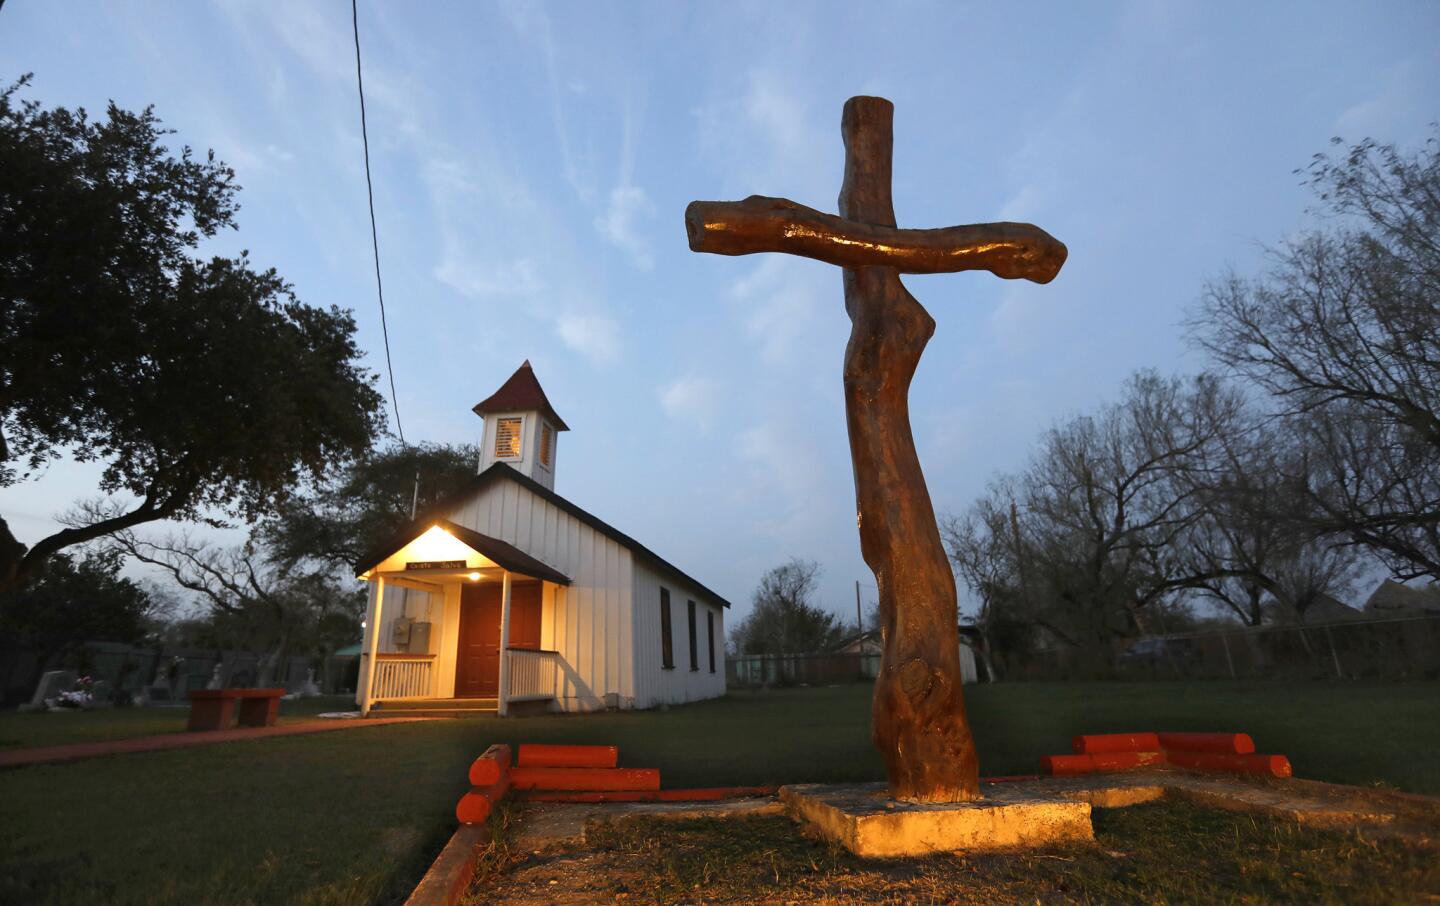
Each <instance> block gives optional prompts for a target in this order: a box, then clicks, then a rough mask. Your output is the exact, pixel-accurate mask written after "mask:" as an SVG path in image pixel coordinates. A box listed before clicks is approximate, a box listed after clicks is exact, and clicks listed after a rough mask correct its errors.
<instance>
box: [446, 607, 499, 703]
mask: <svg viewBox="0 0 1440 906" xmlns="http://www.w3.org/2000/svg"><path fill="white" fill-rule="evenodd" d="M459 645H460V650H459V651H458V652H457V657H456V659H455V697H456V698H494V697H495V696H496V695H498V694H499V693H500V583H499V582H490V583H486V584H484V585H462V586H461V587H460V641H459Z"/></svg>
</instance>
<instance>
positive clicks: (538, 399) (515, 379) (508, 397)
mask: <svg viewBox="0 0 1440 906" xmlns="http://www.w3.org/2000/svg"><path fill="white" fill-rule="evenodd" d="M529 410H539V411H540V412H543V413H545V414H546V415H547V416H548V417H549V418H550V421H552V422H554V423H555V430H557V431H569V430H570V428H569V427H568V426H567V425H566V424H565V422H564V420H562V419H561V418H560V416H559V415H558V414H556V412H555V408H554V407H553V406H551V405H550V401H549V400H548V399H546V398H545V391H544V389H542V388H541V386H540V382H539V381H538V380H536V379H535V371H534V369H532V368H531V367H530V360H529V359H526V360H525V364H523V365H521V366H520V367H519V368H517V369H515V373H514V374H512V375H510V379H509V380H508V381H506V382H505V383H504V384H501V385H500V389H499V390H496V391H495V392H494V393H492V394H490V395H489V396H488V397H486V398H485V399H483V400H481V401H480V402H478V403H476V404H475V410H474V411H475V414H476V415H484V414H485V413H487V412H525V411H529Z"/></svg>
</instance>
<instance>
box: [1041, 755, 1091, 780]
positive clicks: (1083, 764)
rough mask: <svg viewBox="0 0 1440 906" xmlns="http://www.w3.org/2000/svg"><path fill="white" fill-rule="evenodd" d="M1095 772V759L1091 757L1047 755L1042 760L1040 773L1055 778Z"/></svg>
mask: <svg viewBox="0 0 1440 906" xmlns="http://www.w3.org/2000/svg"><path fill="white" fill-rule="evenodd" d="M1094 771H1095V759H1094V757H1092V756H1090V755H1045V756H1042V757H1041V759H1040V773H1042V774H1050V775H1053V776H1055V777H1068V776H1071V775H1074V774H1090V773H1094Z"/></svg>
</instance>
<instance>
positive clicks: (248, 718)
mask: <svg viewBox="0 0 1440 906" xmlns="http://www.w3.org/2000/svg"><path fill="white" fill-rule="evenodd" d="M284 694H285V690H284V689H197V690H195V691H194V692H191V693H190V723H189V724H188V725H187V726H186V729H187V730H228V729H230V726H231V724H232V723H234V722H235V711H236V708H235V703H236V702H237V701H238V702H239V703H240V708H239V711H240V715H239V717H240V719H239V725H240V726H242V727H273V726H275V720H276V718H277V717H279V716H280V696H282V695H284Z"/></svg>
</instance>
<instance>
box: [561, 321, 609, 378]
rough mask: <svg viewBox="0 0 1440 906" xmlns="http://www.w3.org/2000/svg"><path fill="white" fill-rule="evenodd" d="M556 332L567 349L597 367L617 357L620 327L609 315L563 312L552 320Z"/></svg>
mask: <svg viewBox="0 0 1440 906" xmlns="http://www.w3.org/2000/svg"><path fill="white" fill-rule="evenodd" d="M555 332H556V333H557V334H558V335H559V337H560V339H561V341H562V342H563V343H564V344H565V345H566V346H568V347H570V348H571V349H573V350H575V351H576V352H578V353H580V354H581V355H583V356H585V357H586V358H587V359H589V360H590V361H591V362H593V363H595V364H597V365H608V364H610V363H611V362H614V361H615V360H616V359H618V358H619V357H620V325H619V323H618V322H616V321H615V319H614V318H611V317H609V316H608V315H603V314H598V313H589V312H564V313H562V314H560V315H558V316H556V318H555Z"/></svg>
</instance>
